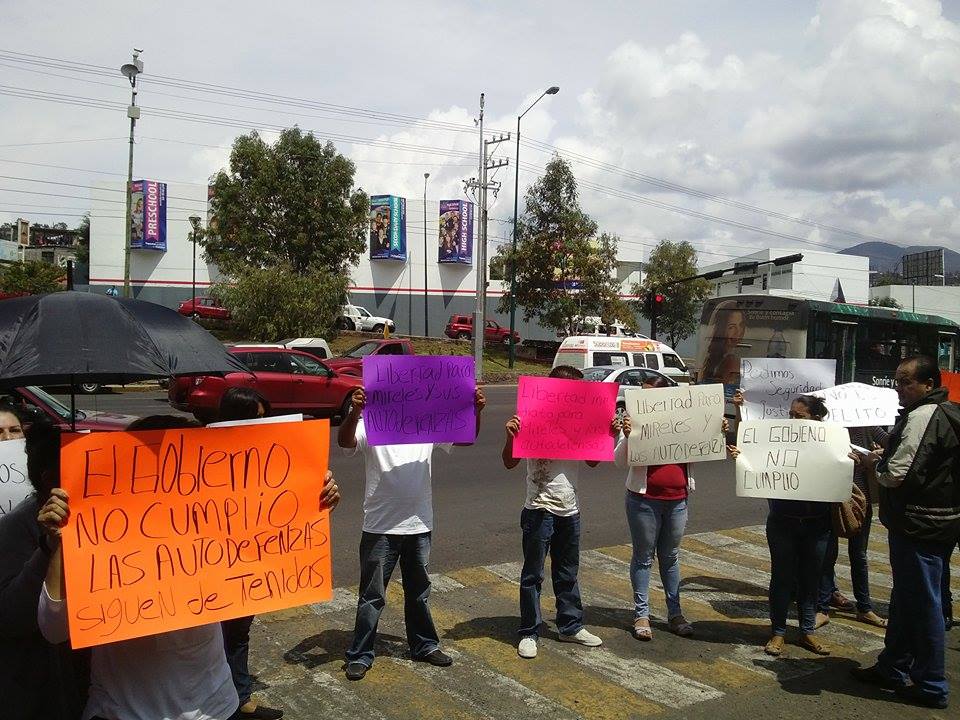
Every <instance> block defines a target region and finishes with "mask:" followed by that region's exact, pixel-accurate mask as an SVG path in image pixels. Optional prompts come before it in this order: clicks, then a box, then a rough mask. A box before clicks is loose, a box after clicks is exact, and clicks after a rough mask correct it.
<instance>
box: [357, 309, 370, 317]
mask: <svg viewBox="0 0 960 720" xmlns="http://www.w3.org/2000/svg"><path fill="white" fill-rule="evenodd" d="M357 313H358V314H359V315H360V317H370V313H369V312H367V310H366V308H362V307H358V308H357Z"/></svg>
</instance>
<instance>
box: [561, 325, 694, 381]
mask: <svg viewBox="0 0 960 720" xmlns="http://www.w3.org/2000/svg"><path fill="white" fill-rule="evenodd" d="M557 365H571V366H572V367H575V368H579V369H580V370H583V369H584V368H588V367H596V366H598V365H613V366H615V367H628V366H634V367H646V368H651V369H653V370H659V371H660V372H662V373H663V374H664V375H667V376H668V377H670V378H672V379H673V380H676V381H677V382H679V383H689V382H690V371H689V370H687V366H686V365H684V364H683V360H681V359H680V356H679V355H677V354H676V353H675V352H674V351H673V348H671V347H670V346H669V345H664V344H663V343H662V342H659V341H657V340H645V339H642V338H632V337H603V336H596V335H576V336H571V337H568V338H566V339H564V341H563V342H562V343H560V349H559V350H557V354H556V357H554V358H553V367H557Z"/></svg>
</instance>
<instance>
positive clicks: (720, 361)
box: [701, 302, 747, 385]
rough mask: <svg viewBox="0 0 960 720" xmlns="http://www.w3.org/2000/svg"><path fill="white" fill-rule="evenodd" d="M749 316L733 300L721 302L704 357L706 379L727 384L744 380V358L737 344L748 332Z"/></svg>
mask: <svg viewBox="0 0 960 720" xmlns="http://www.w3.org/2000/svg"><path fill="white" fill-rule="evenodd" d="M746 329H747V324H746V316H745V315H744V313H743V310H741V309H739V308H738V307H736V305H735V304H734V303H733V302H729V303H720V304H719V305H717V307H716V309H715V310H714V311H713V325H712V330H711V336H710V342H709V343H708V345H707V352H706V355H705V356H704V359H703V368H702V371H701V380H702V381H713V382H720V383H724V384H725V385H730V384H734V385H735V384H738V383H739V382H740V358H739V357H738V356H737V353H736V349H737V346H738V345H740V343H741V342H743V336H744V333H745V332H746Z"/></svg>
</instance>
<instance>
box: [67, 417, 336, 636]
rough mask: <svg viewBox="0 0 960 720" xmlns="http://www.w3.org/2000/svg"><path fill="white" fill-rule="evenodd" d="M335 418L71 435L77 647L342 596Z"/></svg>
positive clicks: (72, 612) (70, 593)
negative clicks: (328, 502) (328, 479)
mask: <svg viewBox="0 0 960 720" xmlns="http://www.w3.org/2000/svg"><path fill="white" fill-rule="evenodd" d="M329 445H330V424H329V421H327V420H313V421H309V422H296V423H282V424H272V425H250V426H243V427H233V428H217V429H212V428H211V429H196V430H194V429H190V430H155V431H146V432H133V433H92V434H89V435H82V436H73V437H71V438H69V439H65V440H64V443H63V447H62V450H61V485H62V487H63V488H64V489H65V490H66V491H67V493H69V496H70V517H69V520H68V522H67V525H66V526H65V527H64V529H63V535H62V537H63V551H64V567H65V572H66V583H67V588H66V595H67V613H68V616H69V625H70V639H71V643H72V645H73V647H75V648H81V647H88V646H90V645H100V644H103V643H109V642H115V641H117V640H124V639H127V638H134V637H141V636H144V635H153V634H156V633H161V632H167V631H170V630H177V629H180V628H186V627H193V626H196V625H203V624H206V623H210V622H217V621H220V620H227V619H230V618H235V617H243V616H245V615H255V614H258V613H262V612H270V611H273V610H281V609H283V608H288V607H293V606H296V605H303V604H306V603H312V602H318V601H321V600H329V599H330V598H331V597H332V587H331V582H332V577H331V553H330V523H329V511H327V510H325V509H321V508H320V491H321V488H322V487H323V478H324V476H325V475H326V471H327V457H328V452H329Z"/></svg>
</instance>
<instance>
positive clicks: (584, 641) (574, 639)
mask: <svg viewBox="0 0 960 720" xmlns="http://www.w3.org/2000/svg"><path fill="white" fill-rule="evenodd" d="M560 642H569V643H577V644H578V645H585V646H587V647H599V646H600V645H603V640H601V639H600V638H598V637H597V636H596V635H594V634H593V633H592V632H590V631H588V630H587V629H586V628H580V629H579V630H577V632H575V633H574V634H573V635H560Z"/></svg>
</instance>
